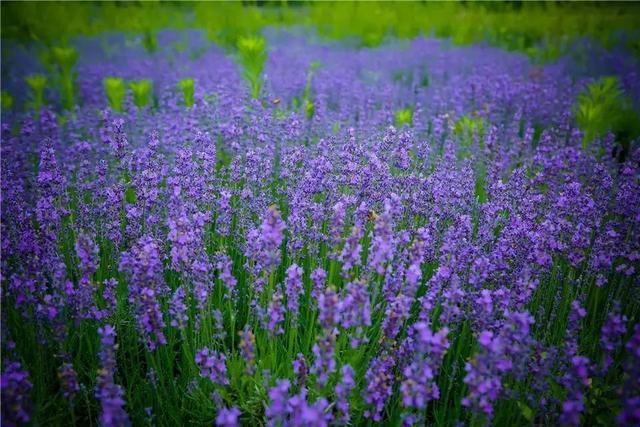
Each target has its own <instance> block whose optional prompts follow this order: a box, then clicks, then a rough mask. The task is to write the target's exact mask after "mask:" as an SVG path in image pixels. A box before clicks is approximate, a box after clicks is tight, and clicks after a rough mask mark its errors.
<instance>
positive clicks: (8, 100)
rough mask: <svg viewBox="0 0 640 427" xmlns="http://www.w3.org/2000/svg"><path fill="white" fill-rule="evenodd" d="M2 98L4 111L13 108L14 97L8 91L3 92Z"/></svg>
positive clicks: (0, 103)
mask: <svg viewBox="0 0 640 427" xmlns="http://www.w3.org/2000/svg"><path fill="white" fill-rule="evenodd" d="M0 94H1V96H2V98H1V100H2V101H1V102H0V105H2V109H3V110H9V109H11V108H12V107H13V96H11V94H10V93H9V92H7V91H6V90H3V91H2V92H0Z"/></svg>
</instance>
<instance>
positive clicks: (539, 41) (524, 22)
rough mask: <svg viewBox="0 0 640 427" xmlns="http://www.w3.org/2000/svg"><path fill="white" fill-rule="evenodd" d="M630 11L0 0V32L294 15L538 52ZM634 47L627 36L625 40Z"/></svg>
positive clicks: (238, 30) (218, 35) (152, 35)
mask: <svg viewBox="0 0 640 427" xmlns="http://www.w3.org/2000/svg"><path fill="white" fill-rule="evenodd" d="M639 12H640V7H639V6H638V4H633V3H626V4H624V3H614V4H606V5H605V4H600V3H580V4H575V3H574V4H570V5H569V4H566V3H561V2H560V3H556V2H523V3H519V2H517V3H506V2H505V3H493V2H470V3H469V2H367V3H366V4H365V3H360V2H350V1H344V2H315V3H308V4H301V3H295V4H287V3H284V4H269V3H266V4H263V5H261V6H259V7H258V6H256V5H254V4H252V3H251V2H197V3H190V2H117V3H115V2H113V3H112V2H100V3H92V2H66V3H65V2H60V3H54V2H37V3H36V2H3V3H2V14H1V16H2V26H1V28H2V30H1V31H2V37H3V38H6V37H10V38H18V39H28V40H41V41H45V42H47V43H51V42H58V41H60V40H62V41H66V40H68V39H69V38H71V37H74V36H77V35H95V34H99V33H102V32H105V31H122V32H125V33H132V34H141V35H142V36H143V40H142V42H143V45H144V46H145V48H146V49H147V50H148V51H150V52H153V51H155V50H156V49H157V47H158V45H157V38H156V33H157V31H158V30H160V29H164V28H185V27H189V28H199V29H203V30H204V31H206V32H207V34H208V36H209V38H210V39H211V40H213V41H215V42H216V43H218V44H220V45H222V46H225V47H235V46H237V44H238V41H239V39H241V38H243V37H246V36H247V35H250V34H257V33H259V32H260V31H261V30H262V29H263V28H265V27H268V26H271V27H274V26H275V27H279V26H287V25H301V24H302V25H305V26H309V27H315V28H316V29H317V31H318V32H319V33H320V34H321V35H322V36H325V37H329V38H334V39H344V38H347V39H353V40H358V41H359V42H360V44H361V45H362V46H365V47H372V46H377V45H379V44H380V43H382V42H383V41H384V40H385V39H387V38H388V37H398V38H413V37H416V36H418V35H420V34H424V35H434V36H436V37H442V38H449V39H451V40H452V41H453V42H454V43H455V44H470V43H476V42H480V41H486V42H489V43H491V44H493V45H496V46H499V47H502V48H504V49H508V50H517V51H521V52H524V53H526V54H528V55H530V56H531V57H532V58H533V59H535V60H538V61H547V60H553V59H554V58H557V57H558V55H559V54H561V53H562V52H566V50H567V49H568V48H569V47H570V46H571V45H572V43H571V42H572V41H573V40H575V39H576V38H579V37H584V36H588V37H591V38H594V39H597V40H598V41H600V42H601V43H602V44H603V45H605V46H610V45H611V40H612V34H614V33H616V32H634V31H637V30H638V29H639V28H640V27H639V24H638V23H639V22H640V20H638V13H639ZM59 22H64V23H65V25H63V26H61V25H57V24H56V23H59ZM633 40H635V42H634V41H633ZM634 43H635V44H634ZM634 46H636V48H637V38H633V39H632V42H631V43H630V44H629V47H630V48H634Z"/></svg>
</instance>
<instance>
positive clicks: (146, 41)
mask: <svg viewBox="0 0 640 427" xmlns="http://www.w3.org/2000/svg"><path fill="white" fill-rule="evenodd" d="M142 45H143V46H144V48H145V49H146V51H147V52H149V53H153V52H155V51H156V50H158V36H157V35H156V33H155V31H151V30H146V31H145V32H144V34H143V36H142Z"/></svg>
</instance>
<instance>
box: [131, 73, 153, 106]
mask: <svg viewBox="0 0 640 427" xmlns="http://www.w3.org/2000/svg"><path fill="white" fill-rule="evenodd" d="M129 87H130V88H131V92H133V103H134V104H135V106H136V107H138V108H144V107H146V106H147V105H149V103H150V102H151V98H152V96H153V82H152V81H151V80H148V79H143V80H134V81H132V82H130V83H129Z"/></svg>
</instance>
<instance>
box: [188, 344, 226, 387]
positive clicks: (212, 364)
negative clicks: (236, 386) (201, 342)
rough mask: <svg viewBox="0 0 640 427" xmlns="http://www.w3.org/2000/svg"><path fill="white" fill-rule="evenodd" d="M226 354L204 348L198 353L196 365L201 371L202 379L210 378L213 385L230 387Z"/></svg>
mask: <svg viewBox="0 0 640 427" xmlns="http://www.w3.org/2000/svg"><path fill="white" fill-rule="evenodd" d="M225 361H226V357H225V355H224V353H219V352H217V351H212V350H209V349H208V348H207V347H204V348H202V349H200V350H198V352H197V353H196V365H198V368H199V369H200V376H201V377H202V378H209V379H210V380H211V382H212V383H214V384H218V385H228V384H229V379H228V378H227V365H226V364H225Z"/></svg>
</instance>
